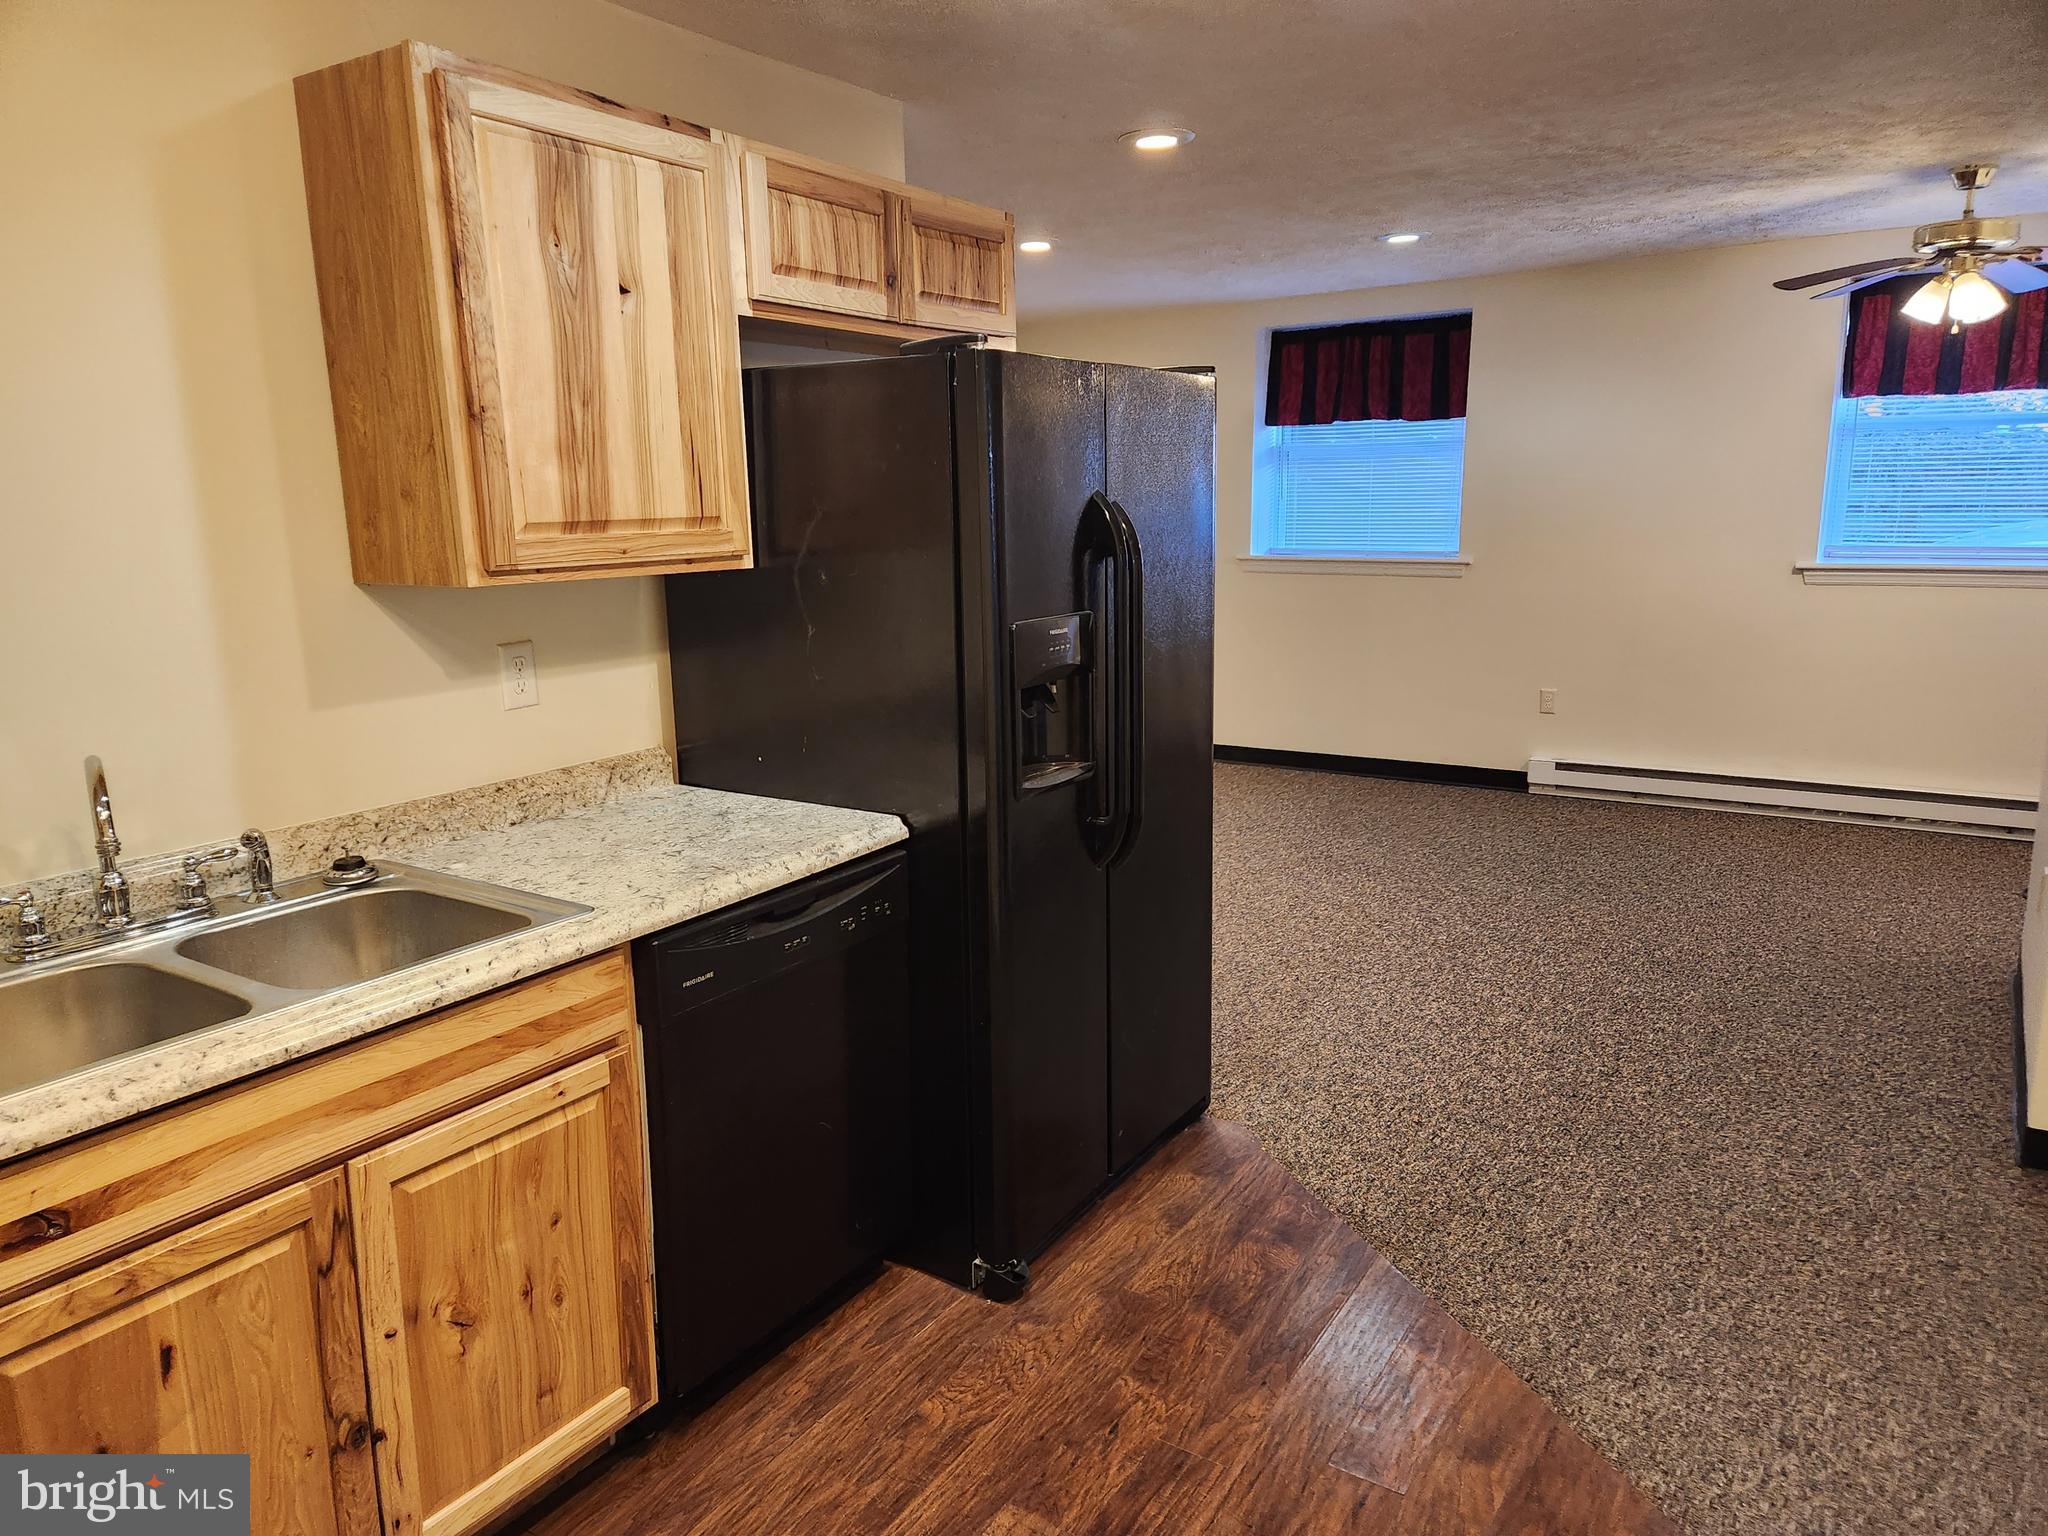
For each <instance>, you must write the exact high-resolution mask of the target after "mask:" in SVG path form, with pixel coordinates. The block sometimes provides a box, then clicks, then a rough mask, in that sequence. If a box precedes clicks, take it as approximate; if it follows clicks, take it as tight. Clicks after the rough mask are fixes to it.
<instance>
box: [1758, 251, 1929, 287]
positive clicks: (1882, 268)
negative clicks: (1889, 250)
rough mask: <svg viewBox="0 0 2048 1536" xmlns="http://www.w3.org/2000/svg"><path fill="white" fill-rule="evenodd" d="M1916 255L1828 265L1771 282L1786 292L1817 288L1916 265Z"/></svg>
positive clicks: (1917, 262) (1917, 259) (1773, 285)
mask: <svg viewBox="0 0 2048 1536" xmlns="http://www.w3.org/2000/svg"><path fill="white" fill-rule="evenodd" d="M1919 265H1920V258H1919V257H1918V256H1893V257H1890V258H1889V259H1887V260H1885V261H1859V262H1857V263H1856V264H1855V265H1854V266H1850V267H1829V268H1828V269H1827V271H1825V272H1809V273H1807V274H1806V275H1805V276H1804V277H1781V278H1779V279H1778V280H1777V281H1776V282H1775V283H1773V284H1771V286H1772V287H1773V288H1783V289H1785V290H1786V291H1787V292H1790V291H1792V290H1793V289H1797V288H1817V287H1819V286H1820V285H1821V284H1822V283H1839V282H1840V281H1841V280H1842V279H1843V278H1845V277H1861V276H1863V275H1864V274H1865V273H1866V272H1889V271H1890V270H1891V269H1892V268H1893V267H1917V266H1919Z"/></svg>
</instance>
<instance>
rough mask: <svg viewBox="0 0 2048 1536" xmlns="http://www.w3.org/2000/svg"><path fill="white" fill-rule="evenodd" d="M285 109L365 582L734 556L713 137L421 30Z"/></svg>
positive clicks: (742, 552) (328, 73) (739, 430)
mask: <svg viewBox="0 0 2048 1536" xmlns="http://www.w3.org/2000/svg"><path fill="white" fill-rule="evenodd" d="M298 103H299V126H300V139H301V148H302V152H303V158H304V161H305V169H306V194H307V202H308V208H309V211H310V215H311V222H312V232H313V252H314V265H315V269H316V272H317V275H318V279H319V286H320V296H321V316H322V321H323V325H324V328H325V333H326V340H327V356H328V373H329V380H330V385H331V389H332V393H333V399H334V412H335V425H336V430H337V434H338V438H339V442H340V450H341V468H342V485H343V492H344V497H345V499H346V502H347V507H348V518H349V531H350V544H351V550H352V554H353V559H354V567H355V574H356V579H357V580H358V581H362V582H398V583H411V584H424V585H454V586H485V585H493V584H497V583H500V582H506V581H520V580H536V579H549V578H559V577H565V576H595V575H611V574H625V573H634V572H639V573H650V572H655V571H677V570H688V569H725V568H730V567H734V566H744V565H746V564H748V563H749V561H750V547H749V531H748V517H747V488H746V465H745V443H744V429H743V423H742V415H741V405H740V379H739V334H738V326H737V321H736V318H735V300H734V295H733V291H732V267H731V259H730V250H731V242H732V238H733V232H732V221H733V220H734V219H736V218H737V217H738V210H737V209H736V208H733V207H732V206H731V204H730V195H731V177H730V175H729V173H728V168H727V166H726V164H725V156H726V154H727V153H728V151H727V149H726V146H725V145H724V144H723V143H722V142H721V141H719V140H717V139H715V138H714V136H713V135H712V134H710V133H709V132H708V131H706V130H704V129H702V128H698V127H696V126H695V125H693V124H689V123H683V122H679V121H677V120H674V119H670V118H666V117H662V116H660V115H659V114H654V113H643V112H634V111H630V110H628V109H625V108H621V107H618V106H616V105H615V104H612V103H609V102H605V101H602V100H601V99H600V98H597V97H591V96H586V95H584V94H582V93H580V92H576V91H573V90H569V89H567V88H565V87H561V86H555V85H551V84H548V83H547V82H544V81H537V80H532V79H528V78H526V77H523V76H517V75H512V74H509V73H507V72H505V71H500V70H496V69H493V68H490V67H489V66H484V65H478V64H474V63H470V62H467V61H464V60H459V59H455V58H453V57H451V56H449V55H447V54H444V53H441V52H439V51H438V50H435V49H431V48H427V47H425V46H423V45H421V44H417V43H409V44H403V45H401V46H400V47H397V48H393V49H388V50H386V51H385V52H383V53H380V54H373V55H370V56H369V57H367V58H362V59H356V60H352V61H350V62H349V63H346V64H340V65H336V66H334V67H333V68H331V69H326V70H322V71H319V72H318V73H316V74H312V75H307V76H304V77H302V78H301V79H300V80H299V82H298Z"/></svg>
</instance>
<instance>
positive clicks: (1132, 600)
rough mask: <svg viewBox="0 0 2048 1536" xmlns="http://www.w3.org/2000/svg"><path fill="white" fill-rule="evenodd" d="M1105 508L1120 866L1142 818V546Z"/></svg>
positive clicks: (1126, 521) (1125, 519)
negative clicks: (1113, 538) (1110, 528)
mask: <svg viewBox="0 0 2048 1536" xmlns="http://www.w3.org/2000/svg"><path fill="white" fill-rule="evenodd" d="M1109 510H1110V512H1111V514H1112V515H1113V516H1114V517H1115V519H1116V525H1117V531H1118V540H1117V542H1118V544H1119V546H1120V549H1119V558H1120V561H1121V567H1120V569H1119V570H1118V572H1117V594H1116V622H1117V637H1116V650H1117V667H1118V669H1119V670H1118V675H1117V693H1118V697H1119V699H1120V700H1121V701H1122V708H1121V709H1120V710H1119V711H1118V714H1119V716H1120V719H1119V729H1120V730H1121V732H1122V736H1121V738H1120V739H1119V740H1118V742H1117V745H1116V755H1117V771H1118V773H1119V774H1120V775H1121V777H1122V781H1123V782H1122V786H1121V791H1120V792H1121V794H1122V796H1123V802H1124V825H1123V832H1122V834H1121V836H1120V837H1119V838H1118V839H1117V845H1116V847H1115V849H1114V850H1112V851H1111V853H1110V858H1109V862H1110V863H1112V864H1120V863H1122V862H1123V861H1124V859H1125V858H1126V857H1127V856H1128V855H1129V853H1130V851H1131V849H1132V848H1134V847H1136V846H1137V842H1138V828H1139V826H1140V824H1141V823H1142V822H1143V821H1144V819H1145V547H1144V545H1143V544H1141V543H1140V542H1139V540H1138V528H1137V525H1136V524H1135V523H1133V522H1132V521H1131V515H1130V513H1128V512H1126V511H1125V510H1124V505H1123V503H1122V502H1120V501H1115V500H1112V501H1111V502H1110V503H1109Z"/></svg>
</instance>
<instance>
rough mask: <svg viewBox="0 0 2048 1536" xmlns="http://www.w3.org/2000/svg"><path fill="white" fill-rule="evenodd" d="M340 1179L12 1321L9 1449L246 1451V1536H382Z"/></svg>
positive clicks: (8, 1337) (143, 1259)
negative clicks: (265, 1534)
mask: <svg viewBox="0 0 2048 1536" xmlns="http://www.w3.org/2000/svg"><path fill="white" fill-rule="evenodd" d="M363 1389H364V1381H363V1341H362V1333H361V1319H360V1317H359V1315H358V1312H357V1305H356V1274H355V1265H354V1261H353V1258H352V1256H351V1251H350V1244H349V1224H348V1213H347V1207H346V1202H345V1198H344V1187H343V1182H342V1176H341V1174H340V1173H339V1172H338V1171H337V1172H334V1173H330V1174H326V1175H324V1176H322V1177H320V1178H316V1179H313V1180H310V1181H308V1182H307V1183H304V1184H298V1185H294V1186H292V1187H290V1188H287V1189H283V1190H280V1191H278V1192H277V1193H276V1194H274V1195H266V1196H264V1197H263V1198H262V1199H260V1200H255V1201H252V1202H250V1203H249V1204H248V1205H245V1206H241V1207H239V1208H238V1209H236V1210H232V1211H229V1212H228V1213H227V1214H226V1215H223V1216H217V1217H215V1218H214V1219H213V1220H211V1221H207V1222H202V1223H200V1224H199V1225H198V1226H196V1227H193V1228H190V1229H189V1230H187V1231H184V1232H180V1233H178V1234H176V1235H175V1236H172V1237H168V1238H165V1239H163V1240H162V1241H161V1242H157V1243H152V1244H150V1245H149V1246H147V1247H145V1248H141V1249H138V1250H137V1251H135V1252H134V1253H130V1254H127V1255H125V1256H123V1257H121V1258H118V1259H113V1260H110V1261H108V1262H107V1263H105V1264H102V1265H100V1266H99V1267H98V1268H97V1269H91V1270H87V1271H86V1272H85V1273H84V1274H82V1275H79V1276H78V1277H76V1278H75V1279H71V1280H66V1281H61V1282H59V1283H58V1284H56V1285H53V1286H50V1287H48V1288H47V1289H45V1290H42V1291H39V1292H37V1293H35V1294H34V1295H32V1296H29V1297H28V1298H26V1299H25V1300H22V1301H19V1302H16V1303H14V1304H12V1305H11V1306H8V1307H6V1308H0V1447H4V1448H5V1449H7V1450H9V1451H30V1452H36V1451H49V1452H92V1451H111V1452H114V1453H117V1454H144V1453H148V1452H152V1451H164V1452H172V1453H177V1452H197V1451H245V1452H247V1453H248V1456H249V1482H250V1486H249V1497H250V1506H251V1507H250V1510H249V1519H250V1529H252V1530H256V1531H291V1532H307V1533H318V1536H329V1533H331V1536H373V1533H374V1532H375V1531H376V1530H377V1488H376V1474H375V1471H374V1469H373V1467H372V1464H371V1455H370V1441H371V1438H372V1437H371V1431H370V1423H369V1418H368V1413H367V1410H366V1408H365V1404H364V1390H363Z"/></svg>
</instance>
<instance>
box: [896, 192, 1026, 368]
mask: <svg viewBox="0 0 2048 1536" xmlns="http://www.w3.org/2000/svg"><path fill="white" fill-rule="evenodd" d="M899 218H900V228H901V231H902V233H901V237H900V248H901V252H902V254H901V257H900V259H899V264H900V270H901V272H902V292H903V299H902V317H903V318H904V319H905V320H908V321H909V322H911V323H912V324H913V325H928V326H934V327H938V328H940V329H943V330H949V331H987V332H990V333H991V334H993V335H998V336H1007V335H1012V334H1014V333H1015V332H1016V329H1017V299H1016V274H1015V269H1014V261H1015V256H1014V252H1015V248H1016V241H1015V239H1014V238H1013V237H1014V235H1015V230H1014V229H1013V228H1012V226H1011V223H1010V216H1009V215H1008V214H1005V213H998V212H996V211H995V210H994V209H992V208H979V207H976V206H975V205H974V204H973V203H963V202H961V201H960V200H959V199H957V198H950V197H939V196H937V195H936V194H934V193H929V192H919V193H912V194H909V195H907V196H905V197H904V199H903V201H902V204H901V213H900V215H899Z"/></svg>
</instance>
